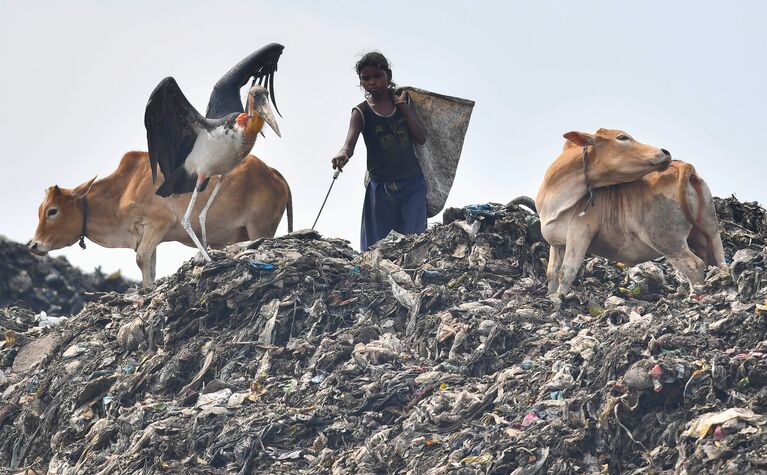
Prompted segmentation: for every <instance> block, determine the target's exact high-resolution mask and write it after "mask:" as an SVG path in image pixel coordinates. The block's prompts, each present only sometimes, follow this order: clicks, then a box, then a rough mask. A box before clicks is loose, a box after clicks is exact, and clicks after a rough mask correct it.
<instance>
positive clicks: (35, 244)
mask: <svg viewBox="0 0 767 475" xmlns="http://www.w3.org/2000/svg"><path fill="white" fill-rule="evenodd" d="M27 249H29V252H31V253H32V254H34V255H36V256H44V255H46V254H48V251H50V250H51V246H49V245H47V244H44V243H41V242H39V241H35V240H32V241H30V242H29V243H28V244H27Z"/></svg>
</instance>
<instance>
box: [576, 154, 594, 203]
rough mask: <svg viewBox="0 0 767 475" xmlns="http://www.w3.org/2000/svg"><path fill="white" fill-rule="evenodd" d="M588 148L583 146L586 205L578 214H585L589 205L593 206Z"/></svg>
mask: <svg viewBox="0 0 767 475" xmlns="http://www.w3.org/2000/svg"><path fill="white" fill-rule="evenodd" d="M588 150H589V148H588V147H583V176H584V177H585V178H586V190H587V191H588V192H589V199H588V200H586V206H584V207H583V211H581V212H580V213H579V214H578V216H583V215H584V214H586V210H587V209H589V206H594V200H595V199H596V196H594V187H593V186H591V183H589V162H588V158H589V153H588Z"/></svg>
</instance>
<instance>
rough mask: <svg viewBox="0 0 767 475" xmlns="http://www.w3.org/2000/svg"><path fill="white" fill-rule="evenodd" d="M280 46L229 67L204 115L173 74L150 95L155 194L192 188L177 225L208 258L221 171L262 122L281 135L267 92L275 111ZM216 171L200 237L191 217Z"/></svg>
mask: <svg viewBox="0 0 767 475" xmlns="http://www.w3.org/2000/svg"><path fill="white" fill-rule="evenodd" d="M283 48H284V47H283V46H282V45H280V44H276V43H272V44H270V45H267V46H265V47H263V48H261V49H259V50H258V51H256V52H255V53H252V54H251V55H249V56H248V57H246V58H245V59H243V60H242V61H240V62H239V63H238V64H237V65H236V66H234V67H233V68H232V69H230V70H229V72H227V73H226V74H225V75H224V76H223V77H222V78H221V79H220V80H219V81H218V82H217V83H216V86H215V87H214V88H213V92H212V93H211V95H210V102H209V103H208V111H207V113H206V116H207V117H203V116H202V115H200V113H199V112H197V110H196V109H195V108H194V107H192V105H191V104H190V103H189V101H188V100H187V98H186V97H184V94H183V93H182V92H181V89H180V88H179V86H178V84H177V83H176V80H175V79H173V78H172V77H167V78H165V79H163V80H162V81H160V84H158V85H157V87H156V88H155V89H154V91H152V94H151V95H150V96H149V101H148V102H147V105H146V112H145V114H144V125H145V126H146V131H147V142H148V145H149V161H150V164H151V169H152V181H156V180H157V165H158V164H159V165H160V170H161V171H162V173H163V175H164V177H165V180H164V181H163V183H162V185H160V187H159V188H158V189H157V194H158V195H160V196H163V197H167V196H170V195H172V194H179V193H189V192H192V199H191V200H190V201H189V206H188V207H187V209H186V213H185V214H184V218H183V219H182V220H181V225H182V226H183V227H184V229H185V230H186V232H187V233H188V234H189V236H190V237H191V238H192V241H194V244H195V245H196V246H197V248H198V249H199V250H200V252H201V253H202V255H203V256H204V257H205V259H207V260H208V261H210V260H211V258H210V255H209V254H208V251H207V249H206V248H207V236H206V231H205V219H206V216H207V213H208V208H210V205H211V203H213V200H214V199H215V197H216V194H217V193H218V190H219V188H220V187H221V183H222V182H223V181H224V177H225V175H226V174H227V173H228V172H229V171H231V170H232V169H233V168H234V167H236V166H237V165H238V164H239V163H240V162H241V161H242V159H244V158H245V157H246V156H247V155H248V154H249V153H250V150H251V149H252V148H253V145H254V144H255V142H256V136H257V135H258V133H259V132H261V129H262V127H263V125H264V123H267V124H269V126H270V127H271V128H272V130H274V132H275V133H276V134H277V135H278V136H280V129H279V127H278V126H277V121H276V120H275V118H274V114H273V113H272V108H271V106H270V105H269V98H270V97H271V101H272V103H273V104H274V108H275V109H276V110H277V112H278V113H279V109H277V102H276V101H275V99H274V72H275V71H276V70H277V61H278V60H279V58H280V55H281V54H282V50H283ZM251 77H252V78H253V83H252V85H251V88H250V90H249V92H248V96H247V110H245V109H243V106H242V102H241V100H240V89H241V88H242V86H244V85H245V84H246V83H247V82H248V80H249V79H250V78H251ZM261 133H262V134H263V132H261ZM215 175H218V176H219V180H218V183H216V186H215V188H213V192H212V193H211V195H210V198H209V199H208V202H207V203H206V204H205V207H204V208H203V209H202V211H201V212H200V215H199V220H200V228H201V229H202V242H200V240H199V239H198V238H197V235H196V234H195V233H194V230H193V229H192V225H191V223H190V221H189V217H190V215H191V213H192V209H194V203H195V201H196V200H197V194H198V193H199V192H201V191H203V190H204V189H205V187H206V186H207V185H208V181H209V180H210V177H211V176H215Z"/></svg>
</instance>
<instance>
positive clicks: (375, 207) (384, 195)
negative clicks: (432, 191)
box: [360, 175, 426, 251]
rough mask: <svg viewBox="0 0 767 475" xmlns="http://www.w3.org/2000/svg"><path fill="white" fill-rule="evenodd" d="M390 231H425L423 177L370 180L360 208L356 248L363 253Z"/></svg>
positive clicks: (412, 232) (401, 232) (424, 181)
mask: <svg viewBox="0 0 767 475" xmlns="http://www.w3.org/2000/svg"><path fill="white" fill-rule="evenodd" d="M391 230H394V231H397V232H398V233H400V234H416V233H422V232H424V231H426V180H424V177H423V175H417V176H414V177H412V178H406V179H404V180H396V181H386V182H384V181H377V180H374V179H372V178H371V180H370V182H369V183H368V186H367V190H366V191H365V204H364V206H363V208H362V230H361V233H360V247H361V248H362V250H363V251H365V250H367V248H369V247H370V246H372V245H373V244H374V243H376V242H378V241H380V240H381V239H383V238H385V237H386V235H387V234H389V232H390V231H391Z"/></svg>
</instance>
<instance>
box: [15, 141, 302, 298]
mask: <svg viewBox="0 0 767 475" xmlns="http://www.w3.org/2000/svg"><path fill="white" fill-rule="evenodd" d="M216 180H217V178H214V179H212V183H211V185H212V186H208V187H207V188H206V190H205V191H204V192H202V193H200V196H201V199H200V201H199V202H198V203H199V205H198V206H197V208H200V209H201V208H202V207H203V206H204V205H205V203H206V201H207V198H208V195H210V193H211V191H212V190H213V188H214V185H215V184H216ZM225 180H226V186H223V187H221V191H220V192H219V194H218V197H217V199H216V201H215V202H214V203H213V205H212V206H211V209H210V213H209V214H208V221H207V228H208V236H207V241H208V243H209V244H210V245H211V247H214V248H221V247H224V246H226V245H228V244H231V243H234V242H239V241H246V240H249V239H256V238H258V237H262V236H266V237H272V236H274V233H275V232H276V231H277V226H278V225H279V223H280V220H281V219H282V215H283V213H284V212H285V211H286V210H287V215H288V231H292V230H293V203H292V197H291V193H290V187H289V186H288V183H287V182H286V181H285V179H284V178H283V177H282V175H281V174H280V173H279V172H278V171H277V170H275V169H273V168H271V167H269V166H267V165H266V164H265V163H264V162H262V161H261V160H259V159H258V158H256V157H254V156H253V155H249V156H248V157H246V158H245V159H244V160H243V161H242V163H241V164H240V165H238V166H237V167H236V168H235V169H234V170H232V171H231V172H230V173H228V174H227V175H226V179H225ZM160 183H162V180H157V184H160ZM157 186H158V185H156V184H153V183H152V173H151V172H150V170H149V157H148V154H147V153H146V152H128V153H126V154H125V155H124V156H123V158H122V160H121V161H120V165H119V166H118V167H117V170H116V171H115V172H114V173H112V174H111V175H109V176H108V177H106V178H103V179H101V180H98V181H96V178H93V179H92V180H90V181H88V182H86V183H83V184H82V185H80V186H78V187H76V188H74V189H72V190H67V189H62V188H59V187H58V186H52V187H50V188H48V190H47V191H46V196H45V200H44V201H43V203H42V204H41V205H40V208H39V211H38V214H39V218H40V221H39V222H38V225H37V231H35V237H34V239H33V240H32V241H31V242H30V244H29V249H30V250H31V251H32V252H34V253H35V254H38V255H42V254H45V253H47V252H48V251H52V250H55V249H61V248H63V247H67V246H71V245H72V244H74V243H75V242H77V241H78V240H79V239H80V238H81V236H82V235H83V234H85V235H86V236H87V237H88V239H90V240H91V241H93V242H95V243H97V244H100V245H102V246H104V247H120V248H130V249H134V250H135V251H136V263H137V264H138V266H139V268H141V275H142V280H143V283H144V285H149V284H151V283H152V282H153V281H154V279H155V267H156V258H157V252H156V249H157V246H158V244H160V243H161V242H166V241H178V242H180V243H182V244H185V245H187V246H191V247H194V243H193V242H192V240H191V238H190V237H189V234H187V232H186V231H184V228H183V227H182V226H181V219H182V218H183V216H184V211H185V210H186V207H187V206H188V204H189V199H190V196H191V195H190V194H189V193H186V194H183V195H173V196H170V197H168V198H163V197H160V196H158V195H156V194H155V191H156V190H157ZM84 205H85V206H87V213H85V215H87V220H84V219H83V216H84V213H83V210H84ZM200 209H196V211H195V212H196V213H199V211H200ZM192 225H193V227H194V230H195V232H196V233H199V232H200V226H199V224H198V223H196V222H195V223H192Z"/></svg>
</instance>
